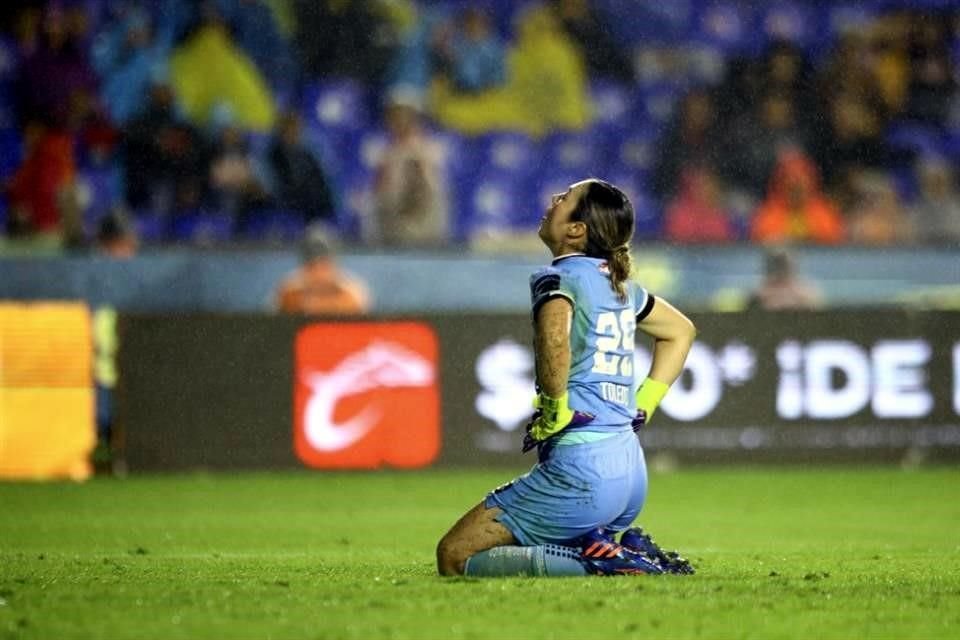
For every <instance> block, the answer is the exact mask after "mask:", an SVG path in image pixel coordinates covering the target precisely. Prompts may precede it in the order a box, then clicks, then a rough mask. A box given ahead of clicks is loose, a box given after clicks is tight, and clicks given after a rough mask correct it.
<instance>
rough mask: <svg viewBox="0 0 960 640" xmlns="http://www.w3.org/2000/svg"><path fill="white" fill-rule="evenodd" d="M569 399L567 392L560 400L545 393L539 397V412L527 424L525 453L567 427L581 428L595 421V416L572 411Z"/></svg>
mask: <svg viewBox="0 0 960 640" xmlns="http://www.w3.org/2000/svg"><path fill="white" fill-rule="evenodd" d="M568 399H569V395H568V393H567V392H564V393H563V395H561V396H560V397H559V398H551V397H550V396H548V395H545V394H543V393H540V394H539V395H538V396H537V398H536V400H534V406H535V407H536V408H537V411H536V412H534V414H533V417H532V418H530V422H529V423H528V424H527V435H526V437H525V438H524V449H523V450H524V451H529V450H530V449H532V448H533V447H534V446H536V444H537V443H538V442H543V441H544V440H546V439H547V438H549V437H550V436H553V435H556V434H558V433H560V432H561V431H563V430H564V429H566V428H567V427H571V426H573V427H577V426H581V425H584V424H587V423H588V422H590V421H592V420H593V418H594V416H593V414H590V413H586V412H584V411H576V410H574V409H571V408H570V406H569V404H568Z"/></svg>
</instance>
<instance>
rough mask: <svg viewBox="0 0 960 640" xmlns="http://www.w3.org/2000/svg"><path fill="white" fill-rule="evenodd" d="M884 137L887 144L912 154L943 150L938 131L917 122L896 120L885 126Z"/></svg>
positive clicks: (933, 152)
mask: <svg viewBox="0 0 960 640" xmlns="http://www.w3.org/2000/svg"><path fill="white" fill-rule="evenodd" d="M885 139H886V142H887V144H888V145H890V146H891V147H892V148H894V149H899V150H901V151H909V152H911V153H913V154H938V153H942V152H943V140H942V135H941V133H940V131H939V130H938V129H937V128H935V127H932V126H930V125H926V124H923V123H919V122H909V121H907V122H897V123H893V124H892V125H890V127H888V128H887V132H886V135H885Z"/></svg>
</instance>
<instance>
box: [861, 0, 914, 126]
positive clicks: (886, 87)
mask: <svg viewBox="0 0 960 640" xmlns="http://www.w3.org/2000/svg"><path fill="white" fill-rule="evenodd" d="M909 28H910V19H909V16H908V15H907V13H906V12H903V11H895V12H892V13H888V14H885V15H882V16H880V17H878V18H877V19H876V20H875V21H874V23H873V25H872V28H871V29H870V48H869V54H868V57H867V61H868V62H869V64H870V70H869V76H868V77H869V78H871V79H872V81H873V84H874V85H875V87H876V90H877V95H878V96H879V98H880V100H881V102H882V104H883V105H884V107H885V115H886V116H887V117H893V116H895V115H896V114H898V113H900V112H901V111H902V110H903V107H904V104H905V103H906V100H907V90H908V85H909V83H910V60H909V53H908V51H907V48H908V47H907V45H908V37H907V36H908V31H909Z"/></svg>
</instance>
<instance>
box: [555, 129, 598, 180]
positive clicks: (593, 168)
mask: <svg viewBox="0 0 960 640" xmlns="http://www.w3.org/2000/svg"><path fill="white" fill-rule="evenodd" d="M603 142H604V136H603V135H602V133H596V134H594V133H590V132H588V133H570V132H558V133H554V134H552V135H550V136H549V137H548V138H547V139H546V140H545V141H544V142H543V146H542V152H541V153H542V164H544V165H546V166H549V167H551V168H552V169H554V170H558V171H564V172H567V173H574V174H577V175H579V176H581V177H587V176H591V175H599V174H600V173H602V172H603V170H604V168H605V167H604V164H605V163H604V162H603V160H602V158H603V155H604V154H603V152H602V145H603Z"/></svg>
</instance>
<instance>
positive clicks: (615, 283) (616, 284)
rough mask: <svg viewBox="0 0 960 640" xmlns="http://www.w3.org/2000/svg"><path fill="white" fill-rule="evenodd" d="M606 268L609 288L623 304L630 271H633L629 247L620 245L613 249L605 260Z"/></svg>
mask: <svg viewBox="0 0 960 640" xmlns="http://www.w3.org/2000/svg"><path fill="white" fill-rule="evenodd" d="M607 266H608V267H609V268H610V286H612V287H613V290H614V291H616V292H617V297H618V298H620V301H621V302H623V301H625V300H626V299H627V281H628V280H629V279H630V271H631V270H632V269H633V261H632V260H631V259H630V247H628V246H627V245H622V246H619V247H617V248H616V249H614V250H613V253H611V254H610V258H609V259H608V260H607Z"/></svg>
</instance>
